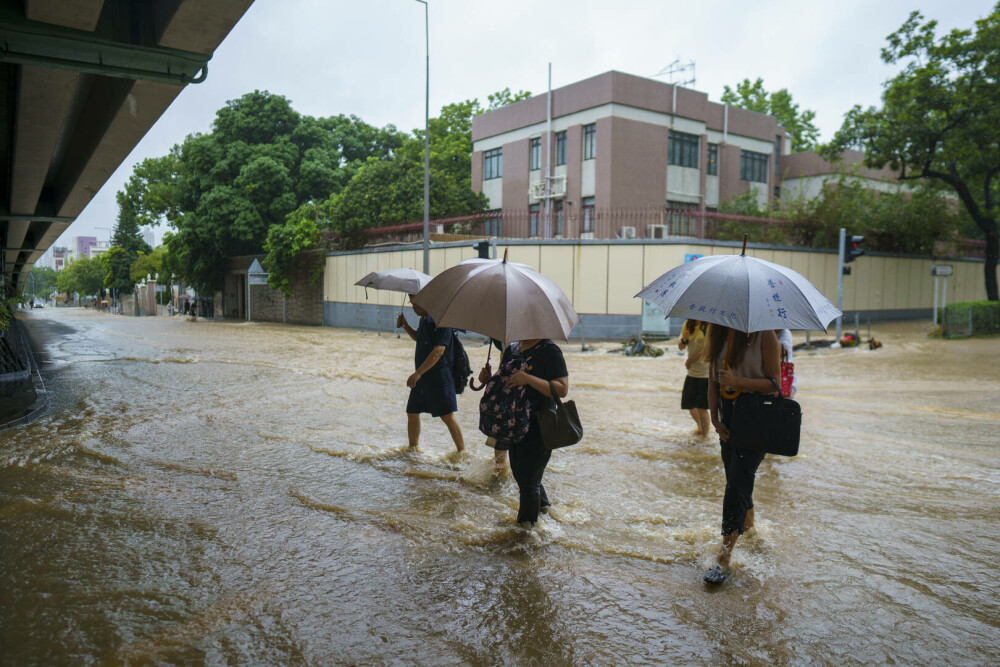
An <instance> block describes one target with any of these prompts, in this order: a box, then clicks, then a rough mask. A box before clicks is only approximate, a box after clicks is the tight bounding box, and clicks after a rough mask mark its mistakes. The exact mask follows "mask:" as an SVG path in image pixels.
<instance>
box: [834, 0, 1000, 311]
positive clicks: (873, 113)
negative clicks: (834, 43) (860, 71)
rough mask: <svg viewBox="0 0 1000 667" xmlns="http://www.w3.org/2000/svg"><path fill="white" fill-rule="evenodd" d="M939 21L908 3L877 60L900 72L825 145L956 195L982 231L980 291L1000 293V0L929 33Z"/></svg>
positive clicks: (851, 114) (856, 109)
mask: <svg viewBox="0 0 1000 667" xmlns="http://www.w3.org/2000/svg"><path fill="white" fill-rule="evenodd" d="M936 28H937V22H936V21H927V22H924V19H923V16H922V15H921V14H920V13H919V12H913V13H911V14H910V17H909V18H908V19H907V20H906V22H905V23H903V25H902V27H900V29H899V30H897V31H896V32H894V33H892V34H891V35H889V37H888V39H887V41H888V44H887V46H886V47H884V48H883V49H882V60H883V61H884V62H886V63H889V64H901V65H902V67H903V68H902V71H900V72H899V73H898V74H897V75H896V76H894V77H893V78H891V79H889V80H888V81H887V82H886V83H885V85H884V91H883V93H882V106H881V107H880V108H879V107H874V106H872V107H869V108H867V109H863V108H862V107H860V106H855V107H854V108H853V109H851V110H850V111H849V112H848V113H847V115H846V117H845V119H844V123H843V126H842V127H841V129H840V130H839V131H838V132H837V134H836V135H835V136H834V138H833V141H832V142H831V143H830V145H829V146H828V147H826V149H825V150H824V154H825V155H826V156H828V157H836V156H837V155H839V154H840V153H841V152H842V151H843V150H844V149H846V148H858V149H861V150H864V152H865V158H864V159H865V164H866V165H867V166H869V167H875V168H881V167H884V166H885V165H889V166H890V167H891V168H892V169H894V170H897V171H898V172H899V178H900V179H901V180H925V181H937V182H939V183H943V184H945V185H946V186H947V187H949V188H950V189H951V190H952V191H953V192H954V193H955V194H956V195H957V196H958V198H959V200H960V201H961V202H962V205H963V206H964V207H965V209H966V210H967V211H968V213H969V215H970V216H971V217H972V220H973V221H974V222H975V224H976V226H977V227H978V229H979V230H980V232H981V233H982V235H983V237H984V238H985V240H986V265H985V284H986V294H987V298H988V299H989V300H991V301H996V300H998V293H997V255H998V233H997V217H998V215H1000V184H998V178H997V177H998V175H1000V135H998V133H997V128H998V127H1000V3H998V4H997V5H995V6H994V8H993V10H992V11H991V12H990V14H989V15H988V16H986V17H985V18H983V19H980V20H978V21H976V24H975V28H974V29H954V30H952V31H951V32H949V33H948V34H946V35H943V36H940V37H939V36H937V34H936Z"/></svg>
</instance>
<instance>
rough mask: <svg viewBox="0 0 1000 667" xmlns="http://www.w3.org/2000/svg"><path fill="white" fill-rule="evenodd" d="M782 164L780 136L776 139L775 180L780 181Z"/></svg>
mask: <svg viewBox="0 0 1000 667" xmlns="http://www.w3.org/2000/svg"><path fill="white" fill-rule="evenodd" d="M780 162H781V135H780V134H779V135H778V136H776V137H775V138H774V177H775V178H774V180H776V181H777V180H779V179H778V176H779V175H780V174H779V173H778V168H779V166H780Z"/></svg>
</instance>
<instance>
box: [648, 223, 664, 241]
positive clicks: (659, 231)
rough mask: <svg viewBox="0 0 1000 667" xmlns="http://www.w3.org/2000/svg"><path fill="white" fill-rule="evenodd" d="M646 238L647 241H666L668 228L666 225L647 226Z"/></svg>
mask: <svg viewBox="0 0 1000 667" xmlns="http://www.w3.org/2000/svg"><path fill="white" fill-rule="evenodd" d="M646 238H647V239H665V238H667V226H666V225H647V226H646Z"/></svg>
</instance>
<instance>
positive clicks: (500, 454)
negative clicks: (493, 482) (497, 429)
mask: <svg viewBox="0 0 1000 667" xmlns="http://www.w3.org/2000/svg"><path fill="white" fill-rule="evenodd" d="M506 470H507V450H506V449H494V450H493V472H494V473H495V474H496V475H497V476H500V475H502V474H503V473H504V472H505V471H506Z"/></svg>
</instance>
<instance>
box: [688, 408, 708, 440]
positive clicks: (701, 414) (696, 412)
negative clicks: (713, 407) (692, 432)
mask: <svg viewBox="0 0 1000 667" xmlns="http://www.w3.org/2000/svg"><path fill="white" fill-rule="evenodd" d="M691 412H692V416H693V417H694V420H695V421H696V422H698V426H700V427H701V437H703V438H707V437H708V427H709V426H711V425H712V422H711V420H710V419H709V418H708V410H702V409H701V408H695V409H693V410H691Z"/></svg>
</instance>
